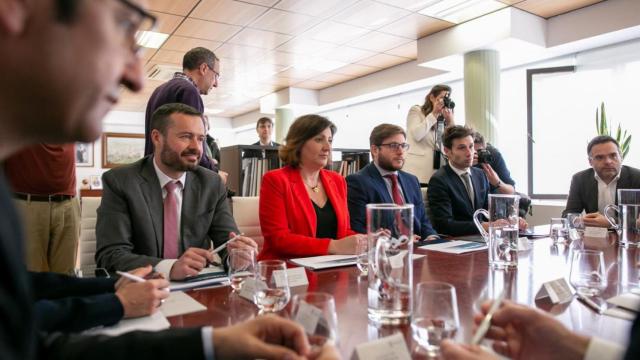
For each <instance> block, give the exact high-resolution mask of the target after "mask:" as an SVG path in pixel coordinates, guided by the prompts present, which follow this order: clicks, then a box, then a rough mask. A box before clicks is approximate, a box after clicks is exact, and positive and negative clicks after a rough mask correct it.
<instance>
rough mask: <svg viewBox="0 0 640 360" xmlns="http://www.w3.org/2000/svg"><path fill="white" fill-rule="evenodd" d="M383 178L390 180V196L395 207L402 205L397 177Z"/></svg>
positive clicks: (390, 175) (392, 175) (402, 200)
mask: <svg viewBox="0 0 640 360" xmlns="http://www.w3.org/2000/svg"><path fill="white" fill-rule="evenodd" d="M384 177H386V178H387V179H390V180H391V195H392V196H393V202H394V203H396V205H404V199H403V198H402V193H400V187H399V186H398V175H396V174H387V175H385V176H384Z"/></svg>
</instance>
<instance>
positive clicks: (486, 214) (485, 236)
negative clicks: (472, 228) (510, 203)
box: [473, 209, 489, 241]
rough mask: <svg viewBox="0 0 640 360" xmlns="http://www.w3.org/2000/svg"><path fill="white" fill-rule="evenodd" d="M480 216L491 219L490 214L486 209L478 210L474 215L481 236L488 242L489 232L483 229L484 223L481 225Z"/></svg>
mask: <svg viewBox="0 0 640 360" xmlns="http://www.w3.org/2000/svg"><path fill="white" fill-rule="evenodd" d="M480 214H482V215H484V217H486V218H487V219H489V212H488V211H487V210H485V209H478V210H476V212H474V213H473V222H474V223H475V224H476V227H477V228H478V231H480V234H481V235H482V237H483V238H484V240H485V241H488V240H489V233H487V231H486V230H485V229H484V228H483V227H482V223H480V220H478V215H480Z"/></svg>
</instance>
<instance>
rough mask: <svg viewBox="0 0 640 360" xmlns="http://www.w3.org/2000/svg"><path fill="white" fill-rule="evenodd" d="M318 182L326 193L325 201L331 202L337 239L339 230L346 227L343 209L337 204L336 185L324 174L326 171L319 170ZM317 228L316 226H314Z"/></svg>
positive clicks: (339, 234)
mask: <svg viewBox="0 0 640 360" xmlns="http://www.w3.org/2000/svg"><path fill="white" fill-rule="evenodd" d="M320 180H321V181H322V186H324V191H325V192H326V193H327V198H328V200H327V201H331V205H332V206H333V211H334V212H335V213H336V221H337V227H336V234H337V236H338V238H340V237H341V235H343V234H341V231H340V230H341V229H346V228H347V226H346V224H345V221H346V218H347V217H346V216H345V214H344V213H343V210H344V208H343V207H342V206H341V204H340V203H339V202H338V201H339V199H338V185H337V184H336V183H335V182H334V181H333V179H332V178H331V177H330V176H329V175H328V174H327V173H326V170H320ZM316 226H317V224H316Z"/></svg>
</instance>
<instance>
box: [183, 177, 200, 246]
mask: <svg viewBox="0 0 640 360" xmlns="http://www.w3.org/2000/svg"><path fill="white" fill-rule="evenodd" d="M184 182H185V183H184V184H183V186H184V190H183V191H182V209H180V214H181V215H180V242H181V243H182V249H178V251H179V253H180V254H182V253H183V252H184V250H185V249H187V248H189V243H188V240H189V238H191V235H192V234H190V233H189V232H188V229H191V227H190V226H188V225H189V224H190V221H189V220H190V219H196V218H197V217H195V216H194V215H198V214H193V213H189V212H190V211H192V210H193V209H195V204H197V203H198V194H200V187H201V183H200V180H198V178H197V177H196V176H194V175H193V172H191V171H187V177H186V178H185V180H184Z"/></svg>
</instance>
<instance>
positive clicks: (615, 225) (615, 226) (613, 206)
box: [603, 204, 620, 230]
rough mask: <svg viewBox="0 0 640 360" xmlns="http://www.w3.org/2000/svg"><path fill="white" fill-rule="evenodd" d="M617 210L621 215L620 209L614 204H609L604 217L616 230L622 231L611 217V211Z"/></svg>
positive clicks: (605, 208)
mask: <svg viewBox="0 0 640 360" xmlns="http://www.w3.org/2000/svg"><path fill="white" fill-rule="evenodd" d="M611 209H613V210H615V211H616V212H617V213H618V214H619V213H620V208H619V207H618V206H616V205H613V204H609V205H607V206H605V207H604V211H603V213H604V217H606V218H607V221H609V224H611V227H613V228H614V229H616V230H620V225H618V224H616V221H615V219H614V218H613V217H611V216H609V210H611Z"/></svg>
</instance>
